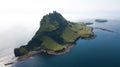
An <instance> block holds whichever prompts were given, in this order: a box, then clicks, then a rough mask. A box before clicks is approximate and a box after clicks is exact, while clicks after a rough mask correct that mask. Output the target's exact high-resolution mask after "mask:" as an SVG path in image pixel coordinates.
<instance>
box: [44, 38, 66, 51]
mask: <svg viewBox="0 0 120 67" xmlns="http://www.w3.org/2000/svg"><path fill="white" fill-rule="evenodd" d="M42 47H43V48H45V49H49V50H53V51H58V50H62V49H63V48H64V46H62V45H60V44H58V43H56V42H55V41H54V40H53V39H52V38H50V37H47V36H44V37H43V43H42Z"/></svg>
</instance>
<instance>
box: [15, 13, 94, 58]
mask: <svg viewBox="0 0 120 67" xmlns="http://www.w3.org/2000/svg"><path fill="white" fill-rule="evenodd" d="M92 30H93V28H92V27H89V26H87V25H86V24H84V23H75V22H70V21H68V20H66V19H65V18H64V17H63V16H62V15H61V14H60V13H58V12H56V11H53V13H49V14H47V15H45V16H43V18H42V19H41V21H40V28H39V29H38V31H37V32H36V34H35V35H34V36H33V38H32V39H31V40H30V41H29V42H28V44H27V45H24V46H21V47H19V48H15V49H14V54H15V56H16V57H18V59H19V60H24V59H25V58H27V57H30V56H32V55H35V54H38V53H46V54H52V55H60V54H65V53H67V52H69V50H70V48H71V47H73V46H74V44H75V42H76V40H78V39H79V38H82V39H91V38H94V37H95V34H94V33H93V32H92Z"/></svg>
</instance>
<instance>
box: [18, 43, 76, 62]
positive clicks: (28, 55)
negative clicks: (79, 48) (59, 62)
mask: <svg viewBox="0 0 120 67" xmlns="http://www.w3.org/2000/svg"><path fill="white" fill-rule="evenodd" d="M73 46H74V44H66V45H65V48H64V49H62V50H60V51H57V52H55V51H51V50H46V49H40V50H39V51H31V52H29V53H28V54H26V55H24V56H20V57H18V58H17V61H24V60H26V59H28V58H29V57H32V56H34V55H37V54H48V55H62V54H66V53H68V52H69V51H70V49H71V48H72V47H73Z"/></svg>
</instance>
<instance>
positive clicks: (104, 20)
mask: <svg viewBox="0 0 120 67" xmlns="http://www.w3.org/2000/svg"><path fill="white" fill-rule="evenodd" d="M95 22H108V20H106V19H96V20H95Z"/></svg>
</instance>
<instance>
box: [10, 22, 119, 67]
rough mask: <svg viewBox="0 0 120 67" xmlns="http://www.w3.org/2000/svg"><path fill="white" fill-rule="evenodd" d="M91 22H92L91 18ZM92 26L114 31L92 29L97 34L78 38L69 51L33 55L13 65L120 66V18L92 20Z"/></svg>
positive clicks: (53, 66) (62, 66) (38, 66)
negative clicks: (93, 36) (88, 38)
mask: <svg viewBox="0 0 120 67" xmlns="http://www.w3.org/2000/svg"><path fill="white" fill-rule="evenodd" d="M91 22H94V21H93V20H92V21H91ZM90 26H92V27H101V28H105V29H109V30H112V31H114V32H108V31H103V30H99V29H94V30H93V31H94V33H95V34H96V35H97V36H96V38H95V39H92V40H82V39H79V40H78V41H77V42H76V45H75V46H74V47H73V48H72V49H71V51H70V52H69V53H67V54H64V55H58V56H53V55H45V54H44V55H35V56H33V57H30V58H29V59H27V60H25V61H22V62H16V63H15V64H13V65H12V66H13V67H120V29H119V28H120V20H108V22H106V23H97V22H94V24H93V25H90Z"/></svg>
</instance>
